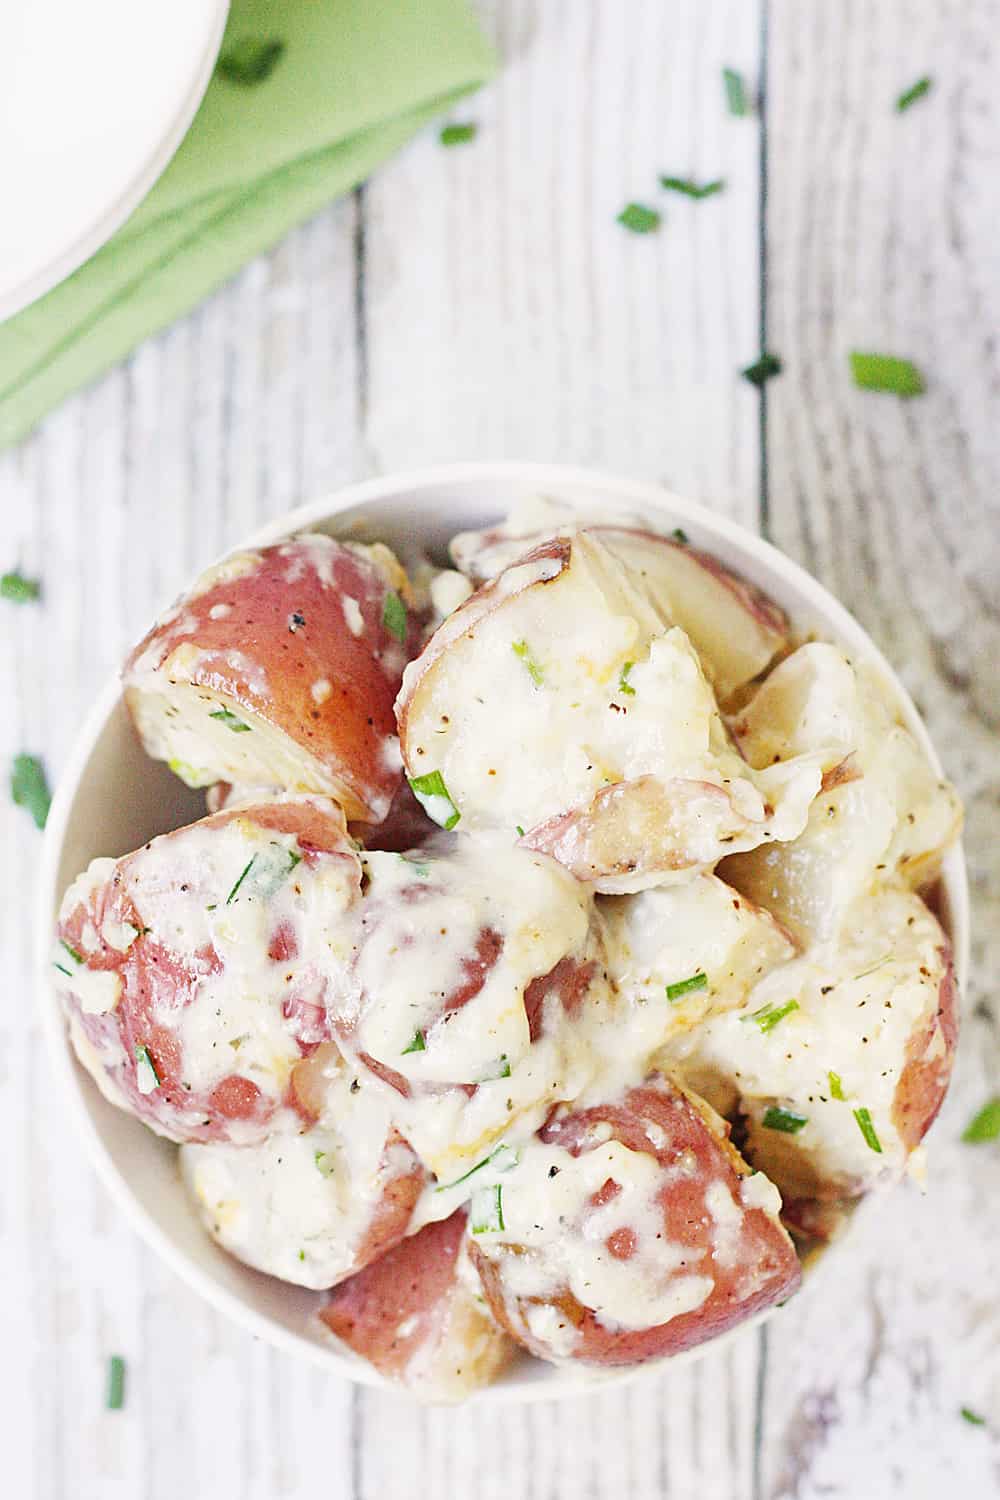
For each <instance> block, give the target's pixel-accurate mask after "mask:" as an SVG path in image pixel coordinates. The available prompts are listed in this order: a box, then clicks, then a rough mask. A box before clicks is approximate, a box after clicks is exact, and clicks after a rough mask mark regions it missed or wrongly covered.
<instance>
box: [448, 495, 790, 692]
mask: <svg viewBox="0 0 1000 1500" xmlns="http://www.w3.org/2000/svg"><path fill="white" fill-rule="evenodd" d="M581 528H585V529H586V530H588V531H590V532H591V533H592V534H593V535H595V536H597V537H599V538H600V540H601V542H602V543H603V544H604V545H605V546H606V547H607V548H608V549H609V551H611V552H612V553H613V554H614V555H615V556H616V557H617V558H619V559H620V560H621V561H622V562H624V563H626V564H628V566H629V567H630V568H631V569H632V570H633V571H634V572H636V573H637V574H638V575H639V576H640V577H641V578H642V579H643V581H644V583H645V584H646V586H647V588H648V589H649V591H650V593H651V594H652V596H653V597H654V599H655V600H656V602H657V604H658V605H659V606H660V607H661V608H662V610H663V612H664V614H665V615H666V617H667V618H668V619H669V620H670V621H671V623H672V624H675V625H679V626H680V627H681V629H682V630H683V631H684V632H685V633H686V635H687V636H688V637H689V638H690V640H691V644H692V645H693V646H694V648H695V650H696V651H697V653H698V655H699V657H700V659H701V663H702V666H703V667H704V670H705V674H706V676H707V677H708V679H709V681H710V682H711V684H712V686H713V687H714V689H715V692H716V694H717V696H718V698H719V699H720V701H724V700H726V699H727V698H729V697H730V696H731V694H732V693H734V692H735V691H736V690H737V689H738V688H740V687H742V686H743V685H744V684H745V683H747V682H750V681H751V680H752V679H753V678H754V677H757V676H759V674H760V673H761V672H763V671H764V670H765V668H766V667H767V666H769V664H770V663H771V662H772V661H773V660H774V658H775V656H776V655H777V654H778V653H779V651H781V650H783V649H784V647H785V645H786V644H787V641H788V620H787V618H786V616H785V614H784V612H783V611H782V610H781V609H779V608H778V606H777V605H776V604H775V603H774V601H773V600H772V599H769V598H768V597H767V595H766V594H764V593H762V592H761V590H760V589H758V588H756V587H755V586H754V585H753V584H751V583H748V582H747V580H746V579H744V578H741V577H740V576H739V575H738V574H735V573H733V572H732V571H731V570H730V569H728V568H726V567H725V566H724V565H723V564H722V563H721V562H720V561H719V559H718V558H717V557H714V556H713V555H712V554H711V553H709V552H703V551H701V550H699V549H698V548H696V547H692V546H691V545H690V544H689V543H687V542H686V541H684V540H681V537H680V535H679V534H677V533H675V534H674V535H673V536H664V535H663V534H662V532H658V531H657V530H656V529H655V528H654V527H650V526H649V525H648V523H647V522H645V521H644V520H643V519H642V518H641V517H630V516H622V517H621V518H620V519H618V523H617V524H615V518H614V517H613V516H611V515H608V514H606V513H605V514H596V515H593V516H591V515H586V514H580V513H579V512H577V511H575V510H573V509H572V508H570V507H569V506H563V505H559V504H556V503H553V502H536V503H535V504H533V505H530V506H528V507H525V508H524V509H523V512H522V513H521V514H513V515H512V516H510V517H508V519H507V521H505V522H504V523H503V524H502V525H500V526H496V527H493V528H492V529H490V530H486V531H481V532H463V533H462V534H461V535H460V536H457V537H455V538H454V539H453V541H452V544H451V552H452V556H453V557H454V559H455V563H456V566H457V567H458V568H460V569H461V571H462V572H464V573H466V574H467V575H468V576H469V577H470V578H471V579H473V580H474V581H475V582H476V583H477V584H478V583H484V582H486V581H488V580H489V579H491V578H495V577H496V576H497V574H498V573H500V572H502V571H503V569H504V568H506V567H509V566H510V564H511V563H512V562H515V561H516V560H517V559H518V558H519V557H521V556H523V555H524V553H526V552H528V551H530V550H531V549H532V548H533V547H536V546H538V545H539V544H540V543H541V542H544V541H546V540H548V539H550V538H551V537H552V536H556V535H558V536H564V537H565V536H572V535H574V534H575V533H576V532H578V531H579V530H580V529H581Z"/></svg>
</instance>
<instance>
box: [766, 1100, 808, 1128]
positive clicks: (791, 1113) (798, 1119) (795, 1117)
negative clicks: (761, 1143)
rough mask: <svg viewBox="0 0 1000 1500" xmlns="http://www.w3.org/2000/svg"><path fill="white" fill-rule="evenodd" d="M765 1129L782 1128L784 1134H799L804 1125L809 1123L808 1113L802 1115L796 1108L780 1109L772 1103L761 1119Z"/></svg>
mask: <svg viewBox="0 0 1000 1500" xmlns="http://www.w3.org/2000/svg"><path fill="white" fill-rule="evenodd" d="M761 1124H762V1125H763V1127H764V1129H765V1130H780V1131H781V1132H782V1134H783V1135H798V1133H799V1131H800V1130H801V1129H802V1127H803V1125H808V1124H809V1116H808V1115H800V1114H798V1113H797V1112H796V1111H795V1110H794V1109H780V1108H779V1107H778V1105H776V1104H772V1105H770V1106H769V1108H767V1109H766V1110H765V1111H764V1118H763V1119H762V1120H761Z"/></svg>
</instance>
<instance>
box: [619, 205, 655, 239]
mask: <svg viewBox="0 0 1000 1500" xmlns="http://www.w3.org/2000/svg"><path fill="white" fill-rule="evenodd" d="M661 222H662V221H661V216H660V214H658V213H657V211H656V209H655V208H648V207H647V205H646V204H645V203H626V205H625V207H624V208H623V209H622V211H621V213H620V214H619V215H618V223H619V224H622V225H624V227H625V228H626V229H630V230H631V231H632V233H633V234H652V233H653V231H654V229H659V227H660V224H661Z"/></svg>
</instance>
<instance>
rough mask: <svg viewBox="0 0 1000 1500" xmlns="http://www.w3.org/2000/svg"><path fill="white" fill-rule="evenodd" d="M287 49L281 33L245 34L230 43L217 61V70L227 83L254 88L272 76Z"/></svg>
mask: <svg viewBox="0 0 1000 1500" xmlns="http://www.w3.org/2000/svg"><path fill="white" fill-rule="evenodd" d="M284 51H285V44H284V42H282V41H279V40H278V38H277V37H256V36H244V37H241V38H240V39H239V41H238V42H233V44H232V46H230V47H227V48H226V50H225V51H224V52H223V53H222V55H221V56H220V58H219V61H218V62H217V63H216V65H215V71H216V73H218V75H219V77H220V78H224V79H225V80H226V82H227V83H238V84H239V85H240V87H241V88H252V87H253V86H254V85H255V84H258V83H263V82H264V80H265V79H266V78H270V76H271V74H272V73H273V72H274V70H275V68H276V67H277V66H278V63H279V62H280V61H281V58H282V55H283V54H284Z"/></svg>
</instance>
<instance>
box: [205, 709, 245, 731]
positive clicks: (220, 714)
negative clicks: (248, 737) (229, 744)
mask: <svg viewBox="0 0 1000 1500" xmlns="http://www.w3.org/2000/svg"><path fill="white" fill-rule="evenodd" d="M208 717H209V718H210V719H218V721H219V723H220V724H225V726H226V728H227V729H231V730H232V731H233V733H234V734H249V733H250V725H249V724H244V722H243V720H242V719H238V718H237V717H236V715H235V714H234V713H230V711H229V709H228V708H216V709H213V711H212V712H211V713H210V714H209V716H208Z"/></svg>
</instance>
